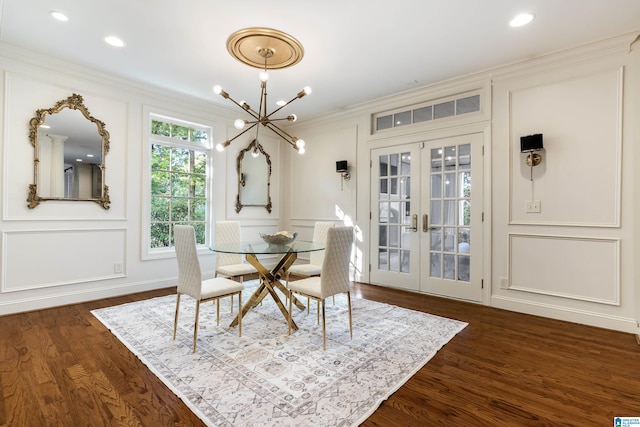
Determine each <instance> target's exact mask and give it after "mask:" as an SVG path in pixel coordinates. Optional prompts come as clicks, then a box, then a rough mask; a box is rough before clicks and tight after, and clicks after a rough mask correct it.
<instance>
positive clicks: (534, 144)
mask: <svg viewBox="0 0 640 427" xmlns="http://www.w3.org/2000/svg"><path fill="white" fill-rule="evenodd" d="M540 150H544V147H543V146H542V134H541V133H536V134H534V135H527V136H523V137H520V152H521V153H529V154H528V155H527V157H526V158H525V163H526V164H527V166H529V167H530V168H531V181H533V167H534V166H538V165H539V164H540V162H541V161H542V156H541V155H540V154H538V153H536V151H540Z"/></svg>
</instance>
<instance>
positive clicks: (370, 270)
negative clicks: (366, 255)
mask: <svg viewBox="0 0 640 427" xmlns="http://www.w3.org/2000/svg"><path fill="white" fill-rule="evenodd" d="M369 273H371V264H369Z"/></svg>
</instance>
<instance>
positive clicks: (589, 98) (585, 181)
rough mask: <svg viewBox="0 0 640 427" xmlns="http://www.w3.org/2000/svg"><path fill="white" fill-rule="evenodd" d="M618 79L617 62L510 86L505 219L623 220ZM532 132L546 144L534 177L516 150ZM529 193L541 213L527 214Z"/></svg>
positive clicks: (606, 223)
mask: <svg viewBox="0 0 640 427" xmlns="http://www.w3.org/2000/svg"><path fill="white" fill-rule="evenodd" d="M582 73H584V71H582ZM542 80H545V79H544V78H543V79H542ZM623 81H624V67H622V66H620V65H618V66H617V67H615V68H610V69H609V70H607V71H602V70H598V71H597V72H592V73H589V74H583V75H581V76H578V77H575V78H573V79H570V80H566V79H564V76H563V75H562V74H561V75H560V76H552V77H549V76H547V78H546V80H545V81H541V82H539V83H538V84H536V85H535V86H530V85H529V84H527V83H522V82H521V83H520V85H521V86H518V85H516V86H515V87H513V88H512V89H511V90H510V91H509V108H508V111H509V117H508V124H509V141H510V143H509V159H510V161H509V165H510V174H509V177H510V186H509V187H510V188H509V192H510V195H509V199H510V203H509V224H510V225H553V226H566V227H615V228H618V227H620V217H621V194H622V188H621V187H622V185H621V183H622V126H623V103H622V101H623ZM559 119H560V120H559ZM532 133H542V134H543V137H544V146H545V150H544V151H543V152H542V163H541V164H540V165H538V166H536V167H534V168H533V180H531V178H530V174H531V171H530V168H529V167H528V166H526V165H525V162H524V154H521V153H520V137H521V136H524V135H528V134H532ZM527 200H539V201H541V206H542V210H541V212H540V213H527V212H526V210H525V204H526V201H527Z"/></svg>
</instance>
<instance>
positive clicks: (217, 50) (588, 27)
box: [0, 0, 640, 119]
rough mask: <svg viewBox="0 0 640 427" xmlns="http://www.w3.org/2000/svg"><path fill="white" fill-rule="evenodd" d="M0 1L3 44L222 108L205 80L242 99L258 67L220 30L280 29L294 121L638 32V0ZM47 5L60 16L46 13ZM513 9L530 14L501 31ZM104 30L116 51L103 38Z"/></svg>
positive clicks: (275, 89)
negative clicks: (290, 53) (297, 47)
mask: <svg viewBox="0 0 640 427" xmlns="http://www.w3.org/2000/svg"><path fill="white" fill-rule="evenodd" d="M0 7H1V14H2V15H1V21H0V41H2V42H5V43H9V44H14V45H18V46H21V47H25V48H28V49H31V50H35V51H39V52H44V53H46V54H49V55H53V56H56V57H59V58H63V59H65V60H69V61H72V62H74V63H78V64H81V65H86V66H89V67H93V68H97V69H100V70H103V71H106V72H108V73H113V74H116V75H119V76H122V77H126V78H129V79H134V80H140V81H144V82H146V83H149V84H153V85H156V86H160V87H163V88H168V89H171V90H174V91H177V92H181V93H183V94H187V95H190V96H193V97H197V98H201V99H204V100H207V101H211V102H214V103H216V104H219V105H221V106H224V107H229V108H231V109H235V107H234V106H233V105H231V104H230V103H229V101H226V100H224V99H222V98H221V97H219V96H217V95H215V94H213V93H212V90H211V88H212V86H213V85H214V84H220V85H222V87H223V88H224V89H225V90H226V91H227V92H229V94H230V95H231V96H232V97H233V98H235V99H236V100H246V101H247V102H249V103H250V104H251V105H252V106H253V105H257V104H258V97H259V87H260V86H259V80H258V70H256V69H255V68H250V67H248V66H246V65H244V64H242V63H240V62H238V61H237V60H236V59H234V58H232V57H231V56H230V55H229V54H228V52H227V50H226V40H227V37H228V36H229V35H230V34H231V33H233V32H235V31H237V30H239V29H242V28H246V27H270V28H275V29H279V30H282V31H285V32H287V33H289V34H290V35H292V36H293V37H295V38H297V39H298V40H299V41H300V42H301V43H302V45H303V46H304V49H305V53H304V58H303V59H302V61H301V62H300V63H299V64H297V65H296V66H294V67H291V68H289V69H285V70H276V71H271V72H270V80H269V102H270V103H271V102H275V101H276V100H277V99H287V100H288V99H291V98H292V97H293V96H295V94H296V93H297V92H298V91H300V90H301V89H302V88H303V87H304V86H306V85H309V86H311V87H312V88H313V93H312V94H311V95H310V96H308V97H305V98H304V99H301V100H299V101H296V102H295V103H294V104H293V105H291V106H289V107H287V112H288V113H296V114H298V116H299V117H300V119H305V118H309V117H311V116H313V115H316V114H322V113H325V112H329V111H333V110H339V109H342V108H345V107H348V106H351V105H354V104H358V103H362V102H365V101H369V100H372V99H376V98H379V97H383V96H386V95H390V94H393V93H397V92H402V91H406V90H410V89H413V88H417V87H420V86H424V85H429V84H432V83H435V82H438V81H442V80H445V79H449V78H452V77H456V76H461V75H464V74H468V73H471V72H475V71H481V70H485V69H490V68H494V67H496V66H500V65H504V64H508V63H512V62H516V61H520V60H523V59H527V58H533V57H536V56H540V55H543V54H546V53H550V52H554V51H558V50H563V49H567V48H570V47H574V46H578V45H581V44H585V43H589V42H593V41H597V40H601V39H605V38H609V37H612V36H616V35H621V34H625V33H633V32H636V31H640V0H394V1H384V2H383V1H371V0H317V1H304V0H272V1H257V0H102V1H98V0H0ZM51 10H58V11H61V12H64V13H65V14H66V15H67V16H68V17H69V21H68V22H66V23H62V22H58V21H55V20H54V19H52V18H51V16H50V15H49V11H51ZM522 11H529V12H532V13H534V14H535V15H536V19H535V20H534V21H533V22H532V23H531V24H529V25H528V26H525V27H521V28H515V29H514V28H511V27H509V25H508V22H509V20H510V19H511V18H512V17H513V16H514V15H516V14H517V13H519V12H522ZM107 35H117V36H119V37H120V38H122V39H123V40H124V41H125V43H126V47H124V48H120V49H118V48H114V47H111V46H108V45H107V44H105V43H104V41H103V39H104V37H105V36H107ZM638 45H640V43H638ZM638 45H636V46H635V48H640V46H638ZM271 110H272V108H269V111H271ZM289 110H290V111H289Z"/></svg>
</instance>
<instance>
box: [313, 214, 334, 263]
mask: <svg viewBox="0 0 640 427" xmlns="http://www.w3.org/2000/svg"><path fill="white" fill-rule="evenodd" d="M334 226H335V224H334V223H333V222H324V221H318V222H316V223H315V225H314V226H313V241H314V242H321V243H326V241H327V231H328V230H329V229H330V228H333V227H334ZM323 261H324V251H315V252H311V253H310V254H309V264H313V265H320V266H322V262H323Z"/></svg>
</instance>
